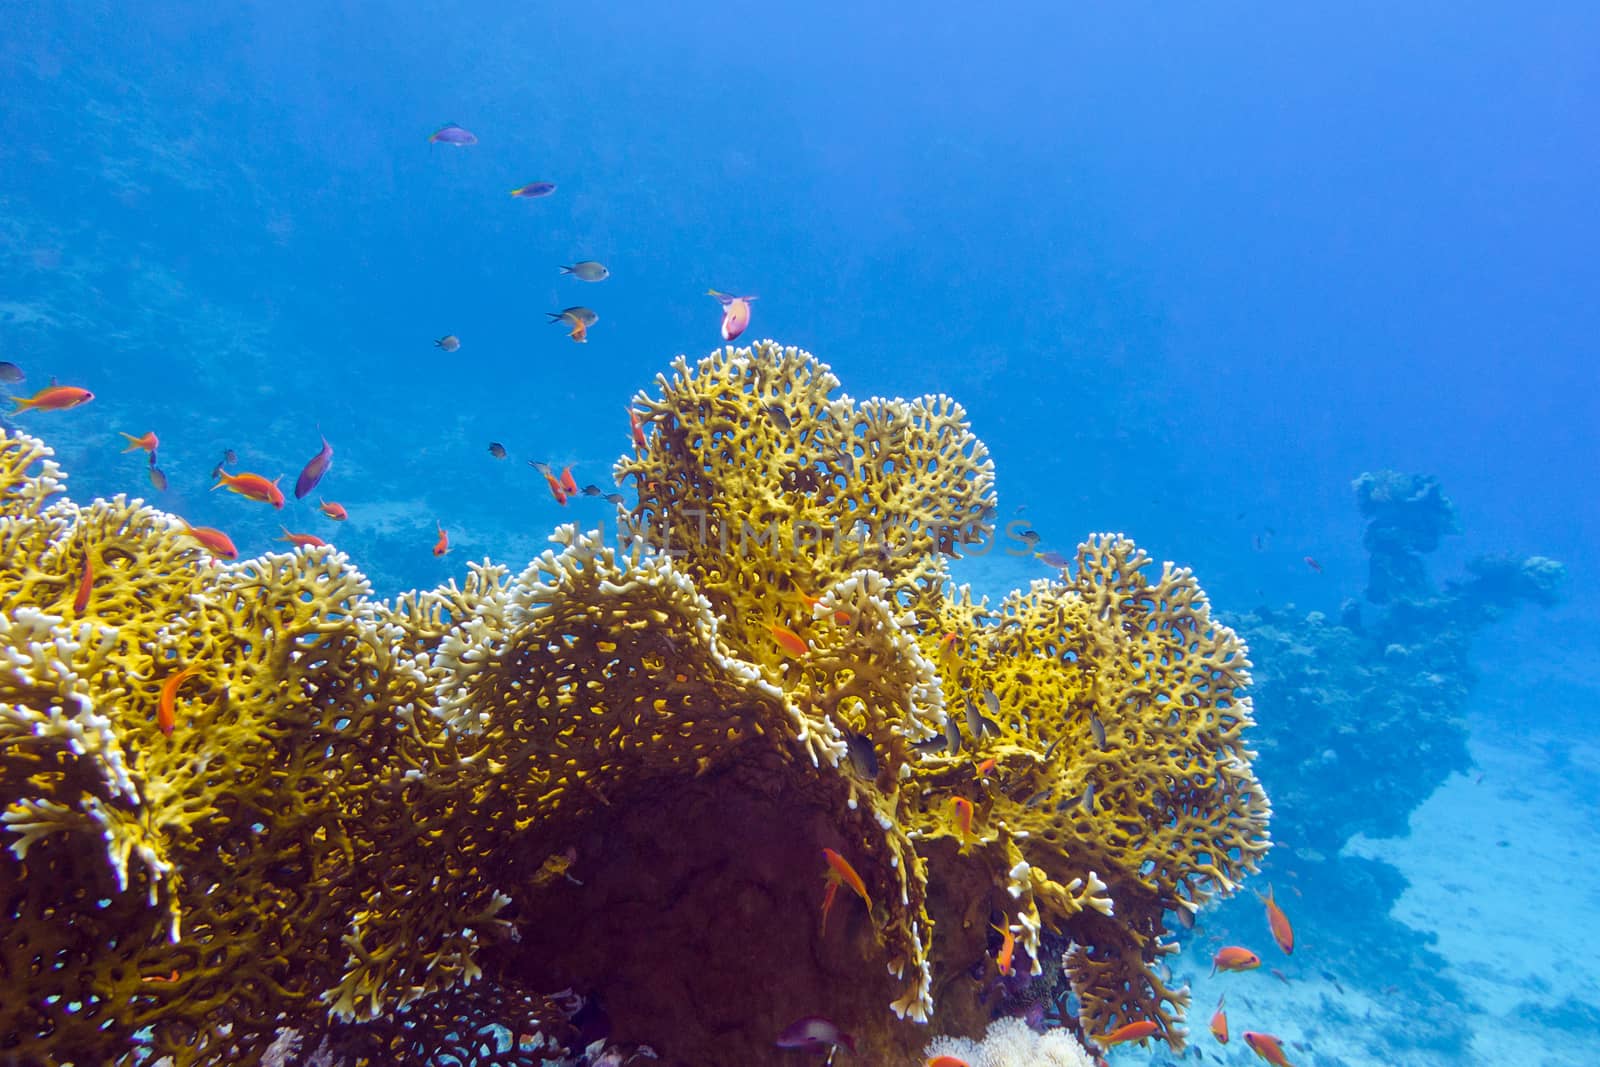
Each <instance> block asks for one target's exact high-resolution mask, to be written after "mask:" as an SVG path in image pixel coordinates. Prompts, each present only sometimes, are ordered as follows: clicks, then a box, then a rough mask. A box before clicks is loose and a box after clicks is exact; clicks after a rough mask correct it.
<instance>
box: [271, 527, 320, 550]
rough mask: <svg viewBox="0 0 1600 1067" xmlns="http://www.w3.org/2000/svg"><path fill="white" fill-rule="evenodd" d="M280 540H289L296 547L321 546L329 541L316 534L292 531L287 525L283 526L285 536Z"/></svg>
mask: <svg viewBox="0 0 1600 1067" xmlns="http://www.w3.org/2000/svg"><path fill="white" fill-rule="evenodd" d="M278 540H280V541H287V542H289V543H290V544H291V545H293V546H294V547H296V548H321V547H322V546H323V545H325V544H327V543H328V542H326V541H324V540H323V539H322V538H320V537H318V536H316V535H315V534H297V533H290V532H289V527H287V526H285V527H284V528H283V536H282V537H280V538H278Z"/></svg>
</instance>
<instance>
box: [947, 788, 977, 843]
mask: <svg viewBox="0 0 1600 1067" xmlns="http://www.w3.org/2000/svg"><path fill="white" fill-rule="evenodd" d="M950 813H951V815H952V816H953V817H954V819H955V821H956V836H957V837H958V838H959V839H960V840H961V851H962V852H966V851H967V850H968V849H969V848H971V847H972V801H970V800H968V799H967V798H966V797H951V798H950Z"/></svg>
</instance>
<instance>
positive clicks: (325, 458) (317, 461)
mask: <svg viewBox="0 0 1600 1067" xmlns="http://www.w3.org/2000/svg"><path fill="white" fill-rule="evenodd" d="M331 466H333V446H332V445H330V444H329V443H328V439H327V438H326V437H324V438H322V451H321V452H318V453H317V454H316V455H314V456H312V457H311V460H310V462H308V463H307V464H306V465H305V469H304V470H302V471H301V472H300V477H298V478H296V479H295V481H294V498H295V499H296V500H300V499H303V498H304V497H305V495H306V494H307V493H309V492H311V490H313V489H315V488H316V487H317V483H318V482H320V481H322V476H323V475H324V474H327V473H328V468H329V467H331Z"/></svg>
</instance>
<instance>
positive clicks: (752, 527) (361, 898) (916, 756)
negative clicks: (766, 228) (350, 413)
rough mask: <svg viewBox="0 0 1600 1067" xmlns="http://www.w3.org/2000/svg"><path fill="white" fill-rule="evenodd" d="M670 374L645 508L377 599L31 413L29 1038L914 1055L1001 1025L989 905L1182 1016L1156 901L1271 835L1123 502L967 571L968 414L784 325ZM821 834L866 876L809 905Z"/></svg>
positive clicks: (1220, 870) (1168, 1025) (180, 1065)
mask: <svg viewBox="0 0 1600 1067" xmlns="http://www.w3.org/2000/svg"><path fill="white" fill-rule="evenodd" d="M674 370H675V373H674V375H673V377H671V378H670V379H669V378H668V377H666V376H664V375H663V376H661V377H659V378H658V380H657V389H656V392H655V395H645V396H641V397H640V398H638V400H637V401H636V409H637V410H638V411H639V413H640V416H641V431H640V432H639V434H638V436H637V438H636V442H637V447H636V449H635V453H634V454H633V455H631V456H629V457H626V458H624V459H623V460H622V461H620V462H619V463H618V466H617V475H618V479H619V481H631V483H632V484H633V486H634V488H635V489H636V491H637V493H638V500H639V504H638V506H637V507H636V508H635V509H634V511H633V512H632V513H631V515H630V517H629V523H630V527H631V529H632V530H633V531H634V532H635V533H636V534H637V535H639V536H638V537H637V538H635V539H633V540H631V541H629V542H627V543H624V544H622V545H620V546H618V545H608V544H607V543H606V542H605V541H604V539H603V538H602V537H601V536H600V535H599V534H598V533H588V534H584V533H580V532H578V531H577V530H576V529H575V528H573V527H563V528H561V529H559V530H557V531H556V533H555V535H554V538H553V539H554V541H555V542H556V548H554V549H552V550H551V551H548V552H546V553H545V554H544V555H542V556H541V557H539V558H538V559H536V560H534V561H533V562H532V563H531V564H530V565H529V566H528V567H527V568H526V569H525V570H524V571H522V572H521V573H520V574H515V575H513V574H512V573H511V572H509V571H508V570H506V569H505V568H503V567H499V566H494V565H490V564H483V565H475V566H472V567H471V568H470V571H469V573H468V575H467V576H466V578H465V580H464V581H462V582H461V583H460V584H457V583H455V582H452V583H450V584H448V585H446V586H443V587H441V588H438V589H434V590H429V591H425V592H421V593H414V594H410V595H407V596H403V597H400V598H398V599H397V600H395V601H394V602H392V603H384V602H378V601H374V600H372V599H371V598H370V596H369V590H368V587H367V583H366V581H365V579H364V578H363V577H362V576H361V574H360V573H359V572H358V571H357V570H356V569H355V568H354V567H353V566H352V565H351V564H350V562H349V561H348V560H347V559H346V558H345V557H344V556H343V555H342V554H340V553H338V552H336V551H334V550H333V549H330V548H316V549H308V550H300V551H296V552H293V553H283V554H275V555H267V556H264V557H261V558H259V559H254V560H243V561H239V562H237V563H219V562H218V561H216V560H213V559H210V558H209V557H208V556H206V554H205V553H204V552H203V550H202V549H201V548H200V547H198V546H197V545H195V544H194V542H193V541H192V540H190V539H188V538H186V537H184V536H183V535H182V527H181V524H179V523H178V522H177V521H176V520H175V519H173V518H172V517H170V516H167V515H165V514H163V513H161V512H158V511H155V510H153V509H151V508H148V507H145V506H144V505H142V504H141V503H139V502H137V501H127V500H124V499H122V498H118V499H116V500H113V501H110V502H105V501H96V502H95V503H93V504H89V505H84V506H79V505H75V504H73V503H71V502H70V501H67V500H65V499H63V498H59V497H58V496H57V494H58V493H59V491H60V488H61V482H62V475H61V472H60V471H59V470H58V469H57V468H56V466H55V464H54V462H53V461H52V460H51V458H50V453H49V450H48V449H46V448H44V447H43V446H42V445H41V444H40V443H39V442H37V441H35V440H33V439H31V438H28V437H25V436H20V435H12V436H7V437H5V438H4V439H3V442H0V541H3V543H4V546H5V553H4V556H3V558H0V604H3V607H4V612H3V614H0V656H4V661H3V663H0V805H3V811H4V814H3V816H0V819H3V823H4V831H5V833H4V836H5V837H6V838H8V839H9V840H8V841H6V842H5V844H6V845H7V847H5V848H4V849H3V850H0V901H3V905H4V907H5V909H6V912H5V913H6V915H7V917H8V936H7V938H6V939H5V946H4V947H3V948H0V975H3V976H4V978H5V980H6V988H7V989H8V990H10V991H12V993H11V995H8V996H7V997H6V998H4V999H3V1000H0V1058H4V1057H6V1056H13V1057H21V1058H22V1059H24V1060H25V1061H29V1062H33V1061H38V1062H75V1063H95V1064H100V1063H125V1064H140V1063H149V1062H153V1061H154V1060H155V1059H156V1058H157V1057H160V1056H168V1057H171V1061H172V1062H173V1063H174V1064H175V1065H177V1067H188V1065H191V1064H229V1065H238V1064H254V1063H260V1062H264V1061H265V1060H266V1059H267V1058H269V1057H276V1058H280V1059H281V1058H282V1057H283V1056H284V1055H286V1052H285V1050H286V1049H300V1050H303V1051H304V1053H305V1054H306V1055H310V1054H311V1051H312V1050H316V1054H317V1056H318V1058H319V1060H322V1061H326V1062H346V1063H380V1062H382V1063H414V1064H423V1063H430V1062H454V1063H460V1064H482V1065H488V1064H495V1065H512V1064H530V1065H531V1064H536V1063H540V1062H542V1061H543V1060H545V1059H549V1058H553V1057H555V1056H556V1055H557V1054H558V1050H562V1049H573V1048H576V1047H581V1044H582V1043H584V1042H587V1041H589V1040H591V1039H592V1033H591V1032H590V1030H589V1027H590V1026H591V1024H592V1020H593V1019H594V1018H595V1017H596V1016H604V1017H607V1018H608V1020H609V1022H608V1026H607V1033H606V1036H607V1039H608V1040H609V1039H615V1040H617V1041H633V1042H648V1043H650V1044H651V1046H652V1047H653V1049H654V1050H655V1051H656V1052H657V1053H658V1054H659V1055H660V1057H661V1060H662V1062H663V1063H666V1064H687V1063H693V1064H695V1065H697V1067H712V1065H718V1064H748V1063H752V1062H765V1061H766V1059H767V1058H769V1057H770V1055H771V1053H772V1047H771V1046H772V1041H773V1038H774V1036H775V1035H776V1034H778V1033H779V1032H780V1031H781V1030H783V1029H784V1027H785V1026H787V1025H788V1024H789V1023H791V1022H792V1021H793V1020H794V1019H796V1018H799V1017H802V1016H807V1015H824V1016H827V1017H828V1018H830V1019H833V1020H835V1021H836V1022H837V1024H838V1025H839V1026H840V1027H842V1028H843V1029H844V1030H845V1031H847V1032H850V1033H852V1034H853V1035H854V1037H855V1040H856V1042H857V1045H858V1048H859V1049H860V1054H861V1056H862V1057H863V1058H864V1061H865V1062H875V1063H885V1064H893V1063H900V1062H910V1061H911V1060H912V1059H913V1058H914V1056H915V1055H916V1054H917V1052H918V1051H919V1050H920V1049H921V1048H922V1046H923V1045H924V1044H925V1043H926V1041H927V1031H926V1029H925V1028H923V1027H921V1026H919V1025H917V1023H918V1022H923V1021H930V1020H931V1021H933V1022H935V1023H936V1024H937V1025H938V1028H939V1030H941V1031H946V1032H955V1033H963V1032H964V1033H976V1032H979V1031H981V1029H982V1028H983V1027H984V1026H985V1025H986V1024H987V1023H988V1021H989V1009H988V1008H987V1007H986V1006H985V998H986V997H987V996H988V994H989V991H990V989H991V987H992V983H993V981H994V980H995V978H996V977H997V972H996V966H997V965H996V962H995V959H994V955H995V953H996V950H997V944H996V938H995V931H996V930H997V929H998V930H1004V931H1007V932H1008V936H1009V937H1012V938H1014V940H1015V944H1016V948H1015V964H1016V966H1017V967H1018V968H1020V969H1022V970H1028V969H1036V963H1035V959H1036V957H1037V956H1038V955H1039V951H1040V936H1041V932H1042V931H1043V930H1046V929H1049V930H1051V931H1053V934H1052V937H1053V938H1056V937H1059V938H1063V939H1069V940H1070V941H1071V942H1072V943H1073V944H1074V945H1075V946H1076V947H1075V948H1074V950H1073V951H1072V953H1071V954H1070V955H1069V957H1068V958H1067V960H1066V961H1065V967H1066V971H1067V974H1068V976H1069V978H1070V981H1071V983H1072V986H1073V990H1074V992H1075V993H1076V994H1077V997H1078V1001H1079V1004H1080V1006H1081V1012H1080V1018H1079V1019H1078V1020H1075V1021H1074V1025H1075V1026H1076V1027H1078V1028H1080V1032H1082V1033H1085V1034H1087V1035H1089V1036H1094V1035H1099V1034H1103V1033H1105V1032H1107V1031H1109V1030H1111V1029H1113V1028H1115V1027H1116V1026H1118V1025H1120V1024H1122V1023H1125V1022H1128V1021H1133V1020H1137V1019H1150V1020H1153V1021H1155V1022H1157V1023H1158V1024H1159V1026H1160V1028H1161V1034H1162V1036H1164V1037H1165V1038H1166V1039H1167V1040H1169V1041H1170V1042H1171V1043H1172V1044H1173V1046H1174V1047H1175V1048H1181V1047H1182V1042H1183V1031H1182V1028H1181V1026H1180V1025H1179V1024H1180V1022H1181V1019H1182V1014H1183V1010H1184V1007H1185V1005H1186V1002H1187V992H1186V991H1184V990H1182V989H1173V988H1170V987H1169V986H1168V985H1167V984H1166V982H1165V981H1164V980H1163V978H1162V976H1161V971H1162V969H1161V967H1160V960H1161V958H1162V957H1163V956H1164V955H1166V954H1167V953H1168V952H1170V951H1171V950H1172V949H1171V946H1170V945H1169V944H1168V943H1167V942H1166V941H1165V940H1164V938H1163V933H1164V929H1165V927H1164V925H1163V916H1164V915H1165V913H1166V912H1169V911H1177V910H1182V911H1190V912H1192V911H1193V910H1194V909H1196V908H1198V907H1199V906H1200V905H1201V904H1202V903H1203V902H1204V901H1205V900H1206V899H1208V897H1210V896H1212V895H1214V894H1217V893H1222V894H1226V893H1229V892H1231V891H1232V890H1233V889H1234V888H1236V886H1237V883H1238V880H1239V879H1240V878H1241V877H1242V876H1243V875H1244V873H1245V872H1247V871H1250V870H1253V869H1254V868H1255V865H1256V863H1257V861H1258V860H1259V858H1260V857H1261V856H1262V855H1263V854H1264V853H1265V851H1266V850H1267V848H1268V847H1269V839H1268V836H1267V832H1266V822H1267V817H1268V805H1267V802H1266V798H1265V795H1264V794H1263V793H1262V791H1261V789H1260V787H1259V785H1258V784H1257V782H1256V780H1255V777H1254V775H1253V773H1252V770H1251V765H1250V761H1251V758H1252V756H1253V753H1252V752H1251V751H1249V750H1248V749H1247V748H1246V747H1245V741H1246V737H1245V732H1246V730H1247V728H1248V727H1250V725H1251V714H1250V701H1249V698H1248V697H1246V696H1244V695H1243V692H1242V690H1243V687H1244V686H1246V685H1247V684H1248V683H1249V680H1250V679H1249V674H1248V669H1249V662H1248V660H1247V659H1246V656H1245V649H1244V646H1243V645H1242V643H1240V642H1239V640H1238V639H1237V638H1236V637H1235V636H1234V634H1233V632H1232V631H1231V630H1229V629H1228V628H1227V627H1225V626H1222V625H1220V624H1219V623H1218V622H1216V621H1215V620H1214V619H1213V618H1212V617H1211V615H1210V612H1209V607H1208V605H1207V602H1206V599H1205V596H1204V594H1203V593H1202V592H1201V590H1200V588H1199V586H1198V585H1197V583H1196V582H1195V580H1194V578H1193V576H1192V575H1190V574H1189V572H1188V571H1187V570H1184V569H1181V568H1175V567H1172V566H1171V565H1165V566H1163V567H1162V568H1160V569H1159V571H1155V572H1154V573H1152V570H1153V567H1152V561H1151V560H1150V558H1149V557H1148V556H1146V555H1145V554H1144V553H1143V552H1141V551H1140V550H1139V549H1137V548H1136V547H1135V546H1134V545H1132V544H1131V543H1130V542H1128V541H1127V540H1126V539H1124V538H1121V537H1119V536H1115V535H1102V536H1096V537H1094V538H1091V539H1090V540H1089V541H1088V542H1086V543H1085V544H1084V545H1083V546H1081V547H1080V548H1079V550H1078V553H1077V557H1076V559H1075V561H1074V563H1073V565H1072V566H1071V567H1070V568H1068V569H1067V570H1064V571H1063V572H1062V574H1061V576H1060V578H1059V579H1057V580H1055V581H1048V582H1043V581H1041V582H1036V583H1034V585H1033V586H1032V588H1030V589H1029V590H1027V591H1026V592H1021V593H1016V594H1013V595H1012V596H1011V597H1009V598H1007V599H1006V600H1005V601H1004V602H1003V603H1002V604H1000V605H999V606H998V607H995V608H991V607H989V606H988V605H987V604H986V603H974V602H973V601H972V599H971V597H970V595H968V594H967V593H966V591H965V590H954V591H952V590H951V589H950V583H949V582H948V580H947V577H946V572H945V568H944V560H943V557H944V556H946V555H952V554H955V553H956V552H958V551H959V549H960V546H962V545H964V544H970V543H973V542H974V541H976V540H978V539H980V538H982V537H984V536H987V535H988V534H989V533H990V529H989V526H988V520H989V519H990V517H991V516H992V514H993V510H992V508H993V490H992V473H991V468H990V464H989V462H988V459H987V457H986V453H985V450H984V448H983V446H982V444H981V443H980V442H978V441H977V439H976V438H975V437H973V435H972V433H971V431H970V430H969V429H968V427H967V426H966V424H965V421H964V413H963V412H962V410H961V408H960V407H959V406H958V405H956V404H955V403H954V402H953V401H951V400H949V399H948V398H944V397H928V398H923V399H921V400H917V401H910V402H907V401H898V400H896V401H887V400H872V401H867V402H864V403H856V402H854V401H852V400H850V399H849V398H848V397H844V396H838V395H835V390H836V389H837V386H838V382H837V380H836V379H834V377H833V375H832V374H831V372H830V371H829V370H828V368H827V367H826V366H824V365H823V364H821V363H819V362H818V361H816V360H815V359H814V358H812V357H811V356H809V355H808V354H806V353H803V352H799V351H797V350H795V349H784V348H780V347H779V346H777V345H774V344H772V343H770V342H768V343H762V344H758V345H756V346H754V348H753V349H734V348H731V347H730V348H727V349H724V350H720V351H718V352H715V353H713V354H712V355H711V356H709V357H708V358H706V359H704V360H702V361H700V362H699V364H698V365H696V366H694V367H692V368H691V367H690V366H689V365H688V364H687V362H686V361H684V360H682V359H681V358H680V359H679V360H678V362H677V363H676V364H675V367H674ZM85 590H87V592H85ZM825 848H826V849H831V850H833V851H834V852H835V853H837V854H838V855H839V856H841V857H843V858H844V859H845V860H846V861H847V862H848V863H849V864H851V865H852V869H853V870H854V871H857V872H859V877H860V879H861V882H862V885H861V889H863V890H864V891H865V892H864V893H863V894H861V895H860V896H857V895H856V894H852V893H850V892H849V890H846V891H845V892H844V893H842V894H841V895H840V896H839V898H837V899H834V898H832V897H831V895H830V896H829V898H828V899H829V900H830V901H831V917H830V919H829V921H828V925H826V926H824V925H823V917H822V914H821V905H822V903H823V899H824V889H825V883H824V879H823V875H824V873H825V872H826V871H827V870H828V869H829V868H828V866H827V864H826V863H825V862H824V860H823V855H824V852H823V850H824V849H825ZM869 902H870V903H869ZM891 1009H892V1010H891ZM995 1062H1011V1061H1008V1060H996V1061H995ZM1063 1062H1071V1061H1063Z"/></svg>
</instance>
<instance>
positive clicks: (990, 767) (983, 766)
mask: <svg viewBox="0 0 1600 1067" xmlns="http://www.w3.org/2000/svg"><path fill="white" fill-rule="evenodd" d="M993 773H994V757H993V756H990V757H989V758H988V759H986V760H984V761H983V762H982V763H980V764H978V777H979V778H987V777H989V776H990V775H991V774H993Z"/></svg>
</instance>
